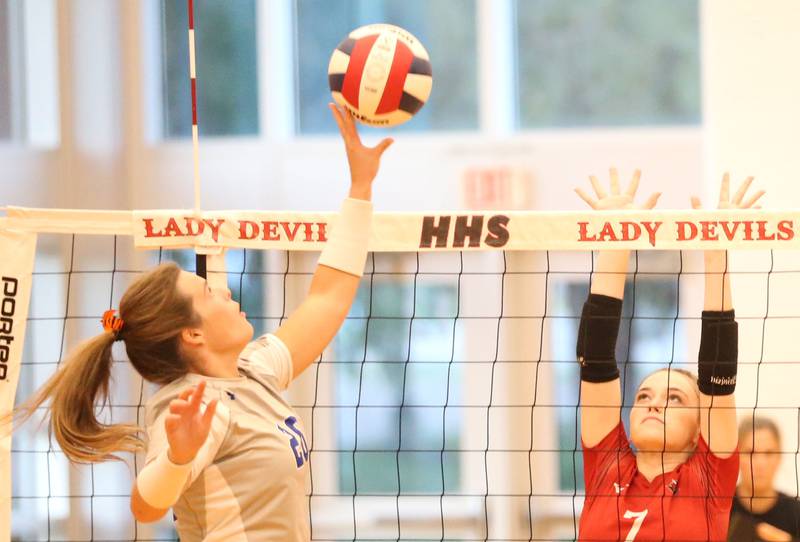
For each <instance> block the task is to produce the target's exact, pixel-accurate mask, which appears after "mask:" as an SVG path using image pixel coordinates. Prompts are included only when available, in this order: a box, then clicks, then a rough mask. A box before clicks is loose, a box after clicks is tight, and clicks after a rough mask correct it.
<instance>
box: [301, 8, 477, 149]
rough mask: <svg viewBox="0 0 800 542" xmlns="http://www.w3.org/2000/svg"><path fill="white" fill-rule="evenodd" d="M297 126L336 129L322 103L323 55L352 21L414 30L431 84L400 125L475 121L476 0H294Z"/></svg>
mask: <svg viewBox="0 0 800 542" xmlns="http://www.w3.org/2000/svg"><path fill="white" fill-rule="evenodd" d="M296 2H297V4H296V6H297V32H296V33H297V66H298V68H297V94H298V98H297V100H298V113H299V118H298V126H297V128H298V131H299V132H300V133H303V134H313V133H328V132H335V131H336V125H335V124H334V122H333V119H331V118H330V112H329V111H328V108H327V107H326V104H327V103H328V102H330V101H331V93H330V90H329V88H328V61H329V60H330V55H331V53H332V52H333V50H334V49H335V48H336V46H337V45H338V44H339V42H341V41H342V40H343V39H344V38H345V36H347V34H348V33H349V32H350V31H352V30H355V29H356V28H358V27H360V26H362V25H365V24H369V23H375V22H385V23H390V24H394V25H397V26H400V27H403V28H405V29H406V30H408V31H409V32H411V33H412V34H414V35H415V36H416V37H417V38H418V39H419V40H421V41H422V43H423V44H424V45H425V48H426V49H427V51H428V54H429V55H430V57H431V63H432V65H433V90H432V91H431V96H430V98H429V99H428V102H427V103H426V104H425V106H424V107H423V108H422V110H420V112H419V113H418V114H417V116H416V117H415V118H414V120H413V121H411V122H408V123H406V124H404V125H401V126H400V127H399V128H398V129H400V130H412V131H422V130H470V129H475V128H477V126H478V95H477V42H476V20H475V13H476V2H475V0H436V1H435V2H430V1H429V0H342V1H340V2H337V3H336V7H335V8H333V9H332V8H331V3H330V2H329V1H328V0H296Z"/></svg>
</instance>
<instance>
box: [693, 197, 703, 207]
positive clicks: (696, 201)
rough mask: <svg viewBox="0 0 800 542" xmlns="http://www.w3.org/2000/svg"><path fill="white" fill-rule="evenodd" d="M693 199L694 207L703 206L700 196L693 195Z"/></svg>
mask: <svg viewBox="0 0 800 542" xmlns="http://www.w3.org/2000/svg"><path fill="white" fill-rule="evenodd" d="M691 201H692V209H702V208H703V202H702V201H700V198H698V197H697V196H692V198H691Z"/></svg>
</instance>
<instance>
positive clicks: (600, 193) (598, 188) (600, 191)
mask: <svg viewBox="0 0 800 542" xmlns="http://www.w3.org/2000/svg"><path fill="white" fill-rule="evenodd" d="M589 182H591V183H592V188H594V193H595V194H597V197H598V198H600V199H603V198H605V197H608V194H606V191H605V189H604V188H603V185H602V184H600V181H598V180H597V177H595V176H594V175H589ZM579 195H580V194H579Z"/></svg>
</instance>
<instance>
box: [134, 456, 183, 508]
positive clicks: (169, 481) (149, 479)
mask: <svg viewBox="0 0 800 542" xmlns="http://www.w3.org/2000/svg"><path fill="white" fill-rule="evenodd" d="M191 471H192V461H189V462H188V463H186V464H185V465H176V464H175V463H173V462H172V461H170V459H169V456H168V455H167V450H164V451H163V452H161V453H160V454H158V456H156V458H155V459H154V460H153V461H152V462H150V463H148V464H147V466H145V468H144V469H142V472H140V473H139V476H137V477H136V488H137V489H138V490H139V495H141V496H142V499H144V500H145V502H146V503H147V504H149V505H150V506H152V507H153V508H159V509H165V508H170V507H172V505H173V504H175V503H176V502H177V501H178V497H180V496H181V493H183V488H184V486H185V485H186V480H188V479H189V473H190V472H191Z"/></svg>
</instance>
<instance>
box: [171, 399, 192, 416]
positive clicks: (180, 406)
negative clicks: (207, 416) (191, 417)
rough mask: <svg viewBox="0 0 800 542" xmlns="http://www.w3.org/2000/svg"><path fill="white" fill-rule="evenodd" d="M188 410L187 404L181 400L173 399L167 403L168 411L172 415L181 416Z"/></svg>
mask: <svg viewBox="0 0 800 542" xmlns="http://www.w3.org/2000/svg"><path fill="white" fill-rule="evenodd" d="M188 408H189V402H188V401H184V400H182V399H173V400H172V401H170V402H169V411H170V412H171V413H173V414H182V413H184V412H186V410H187V409H188Z"/></svg>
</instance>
